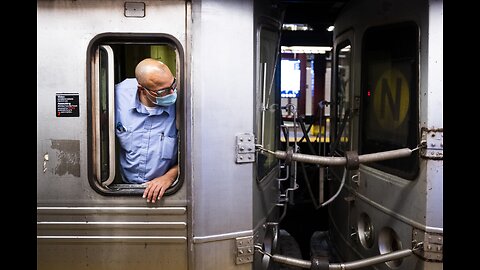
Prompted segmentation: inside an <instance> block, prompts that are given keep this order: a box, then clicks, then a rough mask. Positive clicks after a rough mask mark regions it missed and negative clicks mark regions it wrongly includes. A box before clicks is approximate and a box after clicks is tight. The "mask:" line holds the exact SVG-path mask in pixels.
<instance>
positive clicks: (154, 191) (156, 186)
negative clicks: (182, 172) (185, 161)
mask: <svg viewBox="0 0 480 270" xmlns="http://www.w3.org/2000/svg"><path fill="white" fill-rule="evenodd" d="M177 173H178V165H175V166H173V167H172V168H171V169H170V170H168V172H166V173H165V174H164V175H162V176H160V177H157V178H154V179H152V180H150V181H148V182H147V187H146V188H145V191H144V192H143V198H147V202H152V203H154V202H155V201H156V200H160V199H161V198H162V196H163V194H164V193H165V191H166V190H167V188H169V187H170V186H171V185H172V183H173V181H175V179H176V178H177Z"/></svg>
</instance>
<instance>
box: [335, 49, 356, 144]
mask: <svg viewBox="0 0 480 270" xmlns="http://www.w3.org/2000/svg"><path fill="white" fill-rule="evenodd" d="M351 55H352V54H351V45H350V42H349V41H346V42H343V43H341V44H340V45H339V46H338V47H337V52H336V54H335V56H336V67H335V68H336V72H335V74H337V76H336V78H335V79H336V89H335V104H334V106H335V112H334V113H335V140H338V141H337V142H336V145H337V148H336V149H335V150H337V151H339V152H340V153H344V152H345V151H348V150H349V141H350V124H349V122H350V121H349V119H348V117H349V115H350V111H349V110H350V102H351V97H350V95H351V94H350V93H351V91H350V77H351V61H352V57H351ZM332 150H333V149H332Z"/></svg>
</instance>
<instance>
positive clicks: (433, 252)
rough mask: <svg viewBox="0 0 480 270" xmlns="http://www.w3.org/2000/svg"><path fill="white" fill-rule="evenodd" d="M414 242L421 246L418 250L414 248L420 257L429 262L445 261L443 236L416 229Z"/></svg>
mask: <svg viewBox="0 0 480 270" xmlns="http://www.w3.org/2000/svg"><path fill="white" fill-rule="evenodd" d="M412 242H413V243H414V244H416V245H418V246H419V248H418V249H415V248H414V252H415V254H417V255H418V256H420V257H422V258H423V259H425V260H428V261H437V262H442V261H443V234H440V233H432V232H424V231H422V230H419V229H416V228H414V229H413V239H412ZM420 243H421V244H420Z"/></svg>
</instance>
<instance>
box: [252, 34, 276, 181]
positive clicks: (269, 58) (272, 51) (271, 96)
mask: <svg viewBox="0 0 480 270" xmlns="http://www.w3.org/2000/svg"><path fill="white" fill-rule="evenodd" d="M278 40H279V33H278V31H275V30H272V29H269V28H266V27H261V28H260V39H259V42H260V43H259V63H257V64H258V76H257V78H258V82H257V85H258V87H257V119H258V120H257V134H258V142H259V143H260V144H262V145H263V147H264V148H266V149H270V150H276V149H277V145H278V136H279V129H278V126H279V125H278V123H279V114H278V113H277V112H278V110H280V108H279V105H278V101H279V99H280V91H279V90H278V86H277V85H278V83H277V79H276V76H278V75H276V72H275V66H276V64H277V56H278ZM276 164H277V160H276V158H275V157H274V156H273V155H269V154H264V153H259V154H258V158H257V171H258V174H257V180H261V179H262V178H263V177H264V176H265V175H267V174H268V172H270V171H271V170H272V169H273V168H274V167H275V165H276Z"/></svg>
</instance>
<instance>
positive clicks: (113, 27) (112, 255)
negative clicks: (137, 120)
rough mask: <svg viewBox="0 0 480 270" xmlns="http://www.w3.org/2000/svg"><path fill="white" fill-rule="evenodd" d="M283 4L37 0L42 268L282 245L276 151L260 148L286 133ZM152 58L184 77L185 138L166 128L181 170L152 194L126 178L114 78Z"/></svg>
mask: <svg viewBox="0 0 480 270" xmlns="http://www.w3.org/2000/svg"><path fill="white" fill-rule="evenodd" d="M282 14H283V13H282V11H281V10H280V9H279V6H278V5H276V4H275V3H271V2H270V1H253V0H245V1H233V0H232V1H223V0H198V1H184V0H165V1H148V0H147V1H118V0H112V1H93V0H78V1H71V0H54V1H43V0H41V1H37V60H38V64H37V78H38V80H37V123H38V129H37V140H38V141H37V155H38V156H37V158H38V166H37V269H42V270H43V269H48V270H54V269H71V270H74V269H75V270H77V269H143V270H147V269H222V270H225V269H267V268H268V267H269V264H270V261H269V257H265V256H259V255H260V254H258V253H257V255H255V256H254V253H255V251H254V249H255V248H254V246H255V245H256V246H258V247H261V248H262V250H265V251H269V252H274V250H275V247H276V245H277V238H278V237H277V235H278V219H279V215H280V213H279V207H277V203H278V196H279V194H278V193H279V192H278V182H277V181H276V179H277V171H278V168H277V167H278V162H277V159H276V158H275V157H273V156H267V155H262V154H259V152H258V151H256V147H257V145H258V144H261V145H264V146H267V147H268V148H270V149H276V148H277V147H278V144H279V135H278V134H279V131H278V126H279V123H278V121H279V119H280V118H279V115H280V114H279V112H278V110H279V108H278V106H275V104H279V98H280V94H279V91H276V90H272V89H276V88H277V86H276V80H275V76H274V74H275V66H276V62H277V57H278V55H279V40H280V30H281V20H282ZM147 57H150V58H155V59H159V60H161V61H163V62H164V63H165V64H167V65H168V66H169V68H170V70H171V71H172V73H173V74H174V76H175V77H176V80H177V89H178V98H177V102H176V116H177V121H176V122H177V123H176V124H177V129H178V136H177V137H167V136H166V137H165V138H163V137H162V139H165V140H169V141H170V143H171V144H177V146H178V147H177V148H178V164H179V168H180V169H179V172H180V173H179V176H178V178H177V179H176V180H175V182H174V183H173V185H172V186H171V187H170V188H169V189H167V191H166V193H165V195H164V197H163V198H162V199H161V200H159V201H157V202H155V203H151V202H150V203H149V202H146V200H145V199H143V198H142V193H143V190H144V189H145V186H144V185H142V184H125V183H123V182H122V178H121V176H120V172H119V164H118V163H119V162H118V152H119V145H118V141H117V139H116V136H115V128H116V123H115V95H114V94H115V91H114V87H115V84H117V83H119V82H121V81H122V80H124V79H125V78H133V77H134V70H135V66H136V64H137V63H138V62H139V61H141V60H142V59H144V58H147ZM45 123H48V124H45ZM53 126H54V127H55V128H52V127H53ZM125 129H126V133H125V136H131V139H133V137H134V136H135V135H134V134H128V127H125ZM167 150H168V149H167ZM167 150H165V151H167Z"/></svg>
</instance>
